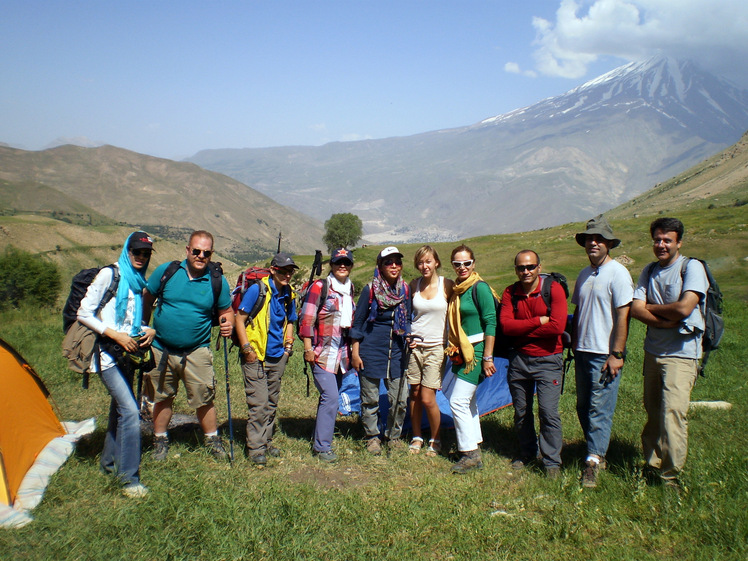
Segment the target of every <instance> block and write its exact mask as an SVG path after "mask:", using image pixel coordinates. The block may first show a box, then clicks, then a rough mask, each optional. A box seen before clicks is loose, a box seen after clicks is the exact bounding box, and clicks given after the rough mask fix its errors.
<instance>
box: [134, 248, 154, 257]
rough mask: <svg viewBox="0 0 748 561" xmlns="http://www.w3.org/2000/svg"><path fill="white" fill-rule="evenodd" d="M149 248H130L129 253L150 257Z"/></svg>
mask: <svg viewBox="0 0 748 561" xmlns="http://www.w3.org/2000/svg"><path fill="white" fill-rule="evenodd" d="M151 252H152V250H151V249H131V250H130V253H132V254H133V255H134V256H135V257H150V256H151Z"/></svg>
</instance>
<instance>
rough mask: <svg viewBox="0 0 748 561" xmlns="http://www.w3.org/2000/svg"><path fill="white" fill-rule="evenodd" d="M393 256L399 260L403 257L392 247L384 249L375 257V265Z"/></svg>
mask: <svg viewBox="0 0 748 561" xmlns="http://www.w3.org/2000/svg"><path fill="white" fill-rule="evenodd" d="M393 255H397V256H398V257H400V258H401V259H402V257H403V254H402V253H400V250H398V249H397V248H396V247H395V246H394V245H391V246H389V247H385V248H384V249H383V250H382V251H380V252H379V255H377V263H379V262H381V261H382V260H383V259H384V258H385V257H392V256H393Z"/></svg>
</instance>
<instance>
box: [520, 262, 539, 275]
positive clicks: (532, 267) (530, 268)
mask: <svg viewBox="0 0 748 561" xmlns="http://www.w3.org/2000/svg"><path fill="white" fill-rule="evenodd" d="M537 268H538V264H537V263H534V264H532V265H515V266H514V270H515V271H517V272H518V273H521V272H522V271H534V270H535V269H537Z"/></svg>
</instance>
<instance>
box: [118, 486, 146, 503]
mask: <svg viewBox="0 0 748 561" xmlns="http://www.w3.org/2000/svg"><path fill="white" fill-rule="evenodd" d="M122 494H123V495H124V496H125V497H129V498H131V499H141V498H143V497H145V496H146V495H147V494H148V488H147V487H146V486H144V485H141V484H140V483H136V484H135V485H128V486H127V487H123V488H122Z"/></svg>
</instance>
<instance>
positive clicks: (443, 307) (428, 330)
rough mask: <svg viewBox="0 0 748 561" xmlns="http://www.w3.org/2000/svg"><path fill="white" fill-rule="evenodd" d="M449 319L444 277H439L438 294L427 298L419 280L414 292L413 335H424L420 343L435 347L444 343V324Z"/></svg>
mask: <svg viewBox="0 0 748 561" xmlns="http://www.w3.org/2000/svg"><path fill="white" fill-rule="evenodd" d="M446 321H447V299H446V298H445V297H444V277H442V276H440V277H439V285H438V287H437V290H436V296H434V297H433V298H431V299H430V300H426V299H425V298H424V297H423V296H421V283H420V281H419V282H418V284H417V286H416V291H415V293H414V294H413V322H412V323H411V331H412V332H413V335H420V336H421V337H423V342H422V343H421V342H419V343H418V344H419V345H422V346H424V347H434V346H436V345H444V342H445V335H446V332H445V330H444V326H445V324H446Z"/></svg>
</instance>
